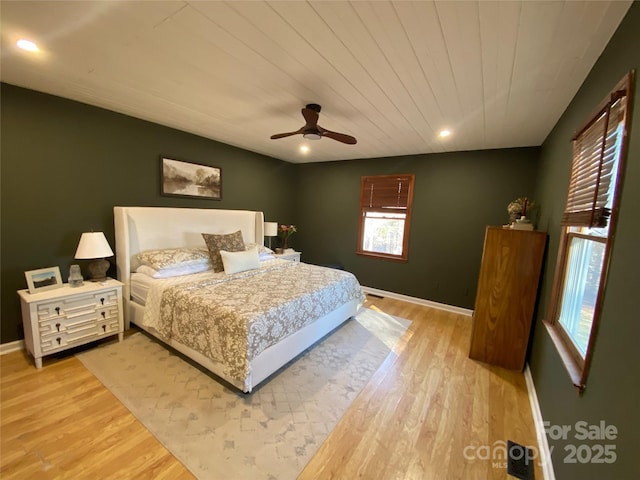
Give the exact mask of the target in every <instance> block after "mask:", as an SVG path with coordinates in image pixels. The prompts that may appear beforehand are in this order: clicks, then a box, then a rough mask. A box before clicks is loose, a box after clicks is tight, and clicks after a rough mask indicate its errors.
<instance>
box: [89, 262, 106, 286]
mask: <svg viewBox="0 0 640 480" xmlns="http://www.w3.org/2000/svg"><path fill="white" fill-rule="evenodd" d="M109 266H110V263H109V261H108V260H107V259H105V258H99V259H97V260H93V261H92V262H89V264H88V265H87V271H88V272H89V278H88V280H89V281H91V282H101V281H103V280H105V279H106V278H107V270H109Z"/></svg>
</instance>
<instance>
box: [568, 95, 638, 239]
mask: <svg viewBox="0 0 640 480" xmlns="http://www.w3.org/2000/svg"><path fill="white" fill-rule="evenodd" d="M626 103H627V96H626V90H621V91H617V92H614V93H613V94H612V95H611V99H610V100H609V102H608V103H607V104H606V105H605V107H604V108H603V109H602V110H601V111H600V112H598V114H596V116H595V117H594V118H593V120H592V121H591V122H590V123H588V124H587V126H586V127H585V128H583V129H582V131H581V132H580V133H578V135H576V137H574V139H573V162H572V166H571V177H570V180H569V193H568V195H567V206H566V208H565V211H564V214H563V216H562V220H561V223H562V225H564V226H579V227H606V226H607V222H608V219H609V215H610V214H611V210H610V208H609V206H608V205H607V202H608V201H609V192H610V189H611V188H613V185H612V177H613V174H614V166H615V160H616V150H617V149H618V145H619V141H620V139H619V138H618V136H619V132H620V128H619V125H620V123H621V122H622V120H624V115H625V111H626Z"/></svg>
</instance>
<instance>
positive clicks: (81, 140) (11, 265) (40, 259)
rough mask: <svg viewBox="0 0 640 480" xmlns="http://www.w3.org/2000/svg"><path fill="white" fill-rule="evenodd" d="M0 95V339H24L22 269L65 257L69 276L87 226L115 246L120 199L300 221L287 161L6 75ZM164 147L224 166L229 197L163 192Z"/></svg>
mask: <svg viewBox="0 0 640 480" xmlns="http://www.w3.org/2000/svg"><path fill="white" fill-rule="evenodd" d="M0 94H1V103H0V106H1V109H2V110H1V122H2V123H1V135H2V137H1V139H2V145H1V155H2V180H1V182H2V183H1V186H2V192H1V201H2V204H1V211H2V253H1V260H2V283H1V294H2V317H1V326H2V329H1V339H2V343H6V342H11V341H13V340H17V339H19V338H22V337H23V334H22V325H21V317H20V304H19V301H18V296H17V294H16V290H18V289H22V288H26V281H25V278H24V272H25V271H26V270H33V269H37V268H42V267H50V266H54V265H58V266H59V267H60V271H61V273H62V277H63V279H64V280H66V278H67V276H68V274H69V265H71V264H72V263H81V264H82V262H76V261H74V260H73V255H74V253H75V250H76V247H77V245H78V240H79V239H80V234H81V233H82V232H83V231H90V230H95V231H100V230H102V231H104V232H105V234H106V236H107V239H108V240H109V243H110V244H111V247H112V248H115V244H114V231H113V230H114V227H113V207H114V206H115V205H153V206H176V207H192V208H237V209H252V210H259V209H260V210H263V211H264V212H265V215H266V217H267V219H270V218H273V219H278V220H279V221H281V222H291V221H293V208H292V203H291V197H290V194H289V193H288V191H289V185H291V184H292V183H293V181H294V173H295V172H294V165H292V164H290V163H287V162H283V161H281V160H276V159H273V158H269V157H266V156H263V155H258V154H255V153H252V152H248V151H245V150H242V149H239V148H234V147H231V146H228V145H224V144H221V143H218V142H214V141H212V140H208V139H205V138H202V137H199V136H196V135H191V134H188V133H185V132H180V131H178V130H173V129H170V128H166V127H162V126H159V125H156V124H153V123H149V122H145V121H142V120H138V119H134V118H131V117H127V116H125V115H120V114H117V113H113V112H109V111H106V110H102V109H99V108H95V107H91V106H89V105H84V104H81V103H77V102H72V101H69V100H65V99H62V98H59V97H53V96H50V95H44V94H40V93H36V92H33V91H31V90H26V89H22V88H18V87H15V86H12V85H7V84H4V83H3V84H1V85H0ZM161 154H162V155H167V156H171V157H172V158H176V159H180V160H186V161H192V162H196V163H203V164H207V165H214V166H217V167H220V168H221V169H222V196H223V198H222V200H221V201H213V200H204V199H190V198H178V197H164V196H161V195H160V187H159V185H160V179H159V165H160V160H159V157H160V155H161ZM112 260H113V259H112ZM110 274H111V275H112V276H115V268H112V269H111V271H110Z"/></svg>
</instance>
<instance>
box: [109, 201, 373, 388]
mask: <svg viewBox="0 0 640 480" xmlns="http://www.w3.org/2000/svg"><path fill="white" fill-rule="evenodd" d="M114 222H115V234H116V266H117V272H118V279H119V280H120V281H121V282H123V283H124V287H123V298H124V303H125V328H129V326H130V324H131V323H133V324H135V325H136V326H138V327H139V328H141V329H143V330H145V331H146V332H148V333H149V334H151V335H153V336H154V337H156V338H158V339H159V340H160V341H162V342H163V343H165V344H166V345H169V346H171V347H172V348H174V349H176V350H178V351H179V352H181V353H182V354H184V355H186V356H187V357H189V358H190V359H192V360H193V361H195V362H196V363H198V364H200V365H201V366H203V367H204V368H206V369H207V370H209V371H210V372H212V373H213V374H215V375H217V376H218V377H220V378H222V379H224V380H225V381H227V382H229V383H230V384H232V385H233V386H235V387H237V388H238V389H240V390H242V391H243V392H245V393H250V392H251V391H252V390H253V388H255V387H256V385H258V384H259V383H260V382H262V381H264V380H265V379H267V378H268V377H269V376H270V375H271V374H273V373H274V372H276V371H277V370H278V369H280V368H281V367H283V366H284V365H285V364H287V363H288V362H289V361H290V360H292V359H293V358H295V357H296V356H297V355H299V354H300V353H302V352H303V351H304V350H306V349H307V348H309V347H310V346H311V345H313V344H314V343H315V342H317V341H318V340H319V339H321V338H322V337H323V336H325V335H327V334H328V333H330V332H331V331H333V330H334V329H335V328H337V327H338V326H339V325H341V324H342V323H343V322H345V321H346V320H348V319H349V318H351V317H353V316H354V315H355V314H356V312H357V311H358V309H359V308H360V307H361V305H362V302H363V301H364V295H363V294H362V290H361V287H360V285H359V284H358V282H357V280H356V279H355V277H354V276H353V275H352V274H350V273H348V272H344V271H340V270H333V269H329V268H325V267H319V266H315V265H307V264H304V263H300V262H289V261H286V260H278V259H274V258H273V257H270V256H269V255H268V254H265V255H264V258H263V255H260V258H261V261H260V263H259V266H258V267H254V268H250V269H245V270H240V271H238V272H236V271H235V270H227V271H228V272H230V273H227V271H222V272H214V271H213V270H204V271H198V272H195V273H191V274H188V275H178V276H172V277H171V278H163V279H155V278H153V279H151V277H149V275H147V274H146V271H145V270H144V268H146V267H145V266H141V265H143V264H144V258H145V255H146V253H147V252H149V251H154V252H158V251H160V252H165V251H173V250H175V249H180V251H182V249H186V250H189V251H191V250H193V249H196V250H198V249H203V248H204V249H206V246H207V245H206V244H205V241H204V239H203V236H202V234H203V233H206V234H211V235H218V236H220V235H225V234H230V233H231V232H236V233H237V234H238V235H241V237H242V240H243V241H244V244H246V245H254V246H255V247H251V249H256V250H262V251H264V236H263V223H264V217H263V214H262V212H258V211H248V210H222V209H189V208H164V207H114ZM248 250H250V248H249V247H247V251H248ZM139 254H142V255H139ZM252 255H253V254H252ZM236 256H237V257H240V256H242V257H243V258H247V257H246V256H245V254H244V253H240V252H238V255H236ZM234 258H235V257H234ZM252 258H253V257H252ZM141 259H142V261H141ZM225 260H226V257H225ZM226 266H227V264H226V263H225V267H226ZM141 271H142V272H145V273H140V272H141Z"/></svg>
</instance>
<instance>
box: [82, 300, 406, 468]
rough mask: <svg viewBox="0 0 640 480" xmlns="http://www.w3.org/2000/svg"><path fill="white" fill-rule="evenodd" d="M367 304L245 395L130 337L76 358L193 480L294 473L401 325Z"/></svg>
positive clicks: (140, 336) (144, 338)
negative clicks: (174, 457)
mask: <svg viewBox="0 0 640 480" xmlns="http://www.w3.org/2000/svg"><path fill="white" fill-rule="evenodd" d="M409 323H410V322H409V321H408V320H404V319H401V318H398V317H393V316H390V315H387V314H385V313H382V312H380V311H376V310H372V309H366V308H365V309H361V310H360V311H359V312H358V314H357V315H356V317H354V318H352V319H350V320H348V321H347V322H345V323H344V324H343V325H342V326H341V327H339V328H338V329H337V330H335V331H334V332H333V333H331V334H329V335H328V336H326V337H325V338H324V339H322V340H321V341H320V342H318V343H317V344H315V345H314V346H312V347H311V348H310V349H308V350H307V351H305V352H303V353H302V354H301V355H299V356H298V357H297V358H296V359H294V360H292V361H291V362H290V363H289V364H288V365H286V366H285V367H283V368H282V369H281V370H279V371H278V372H276V373H275V374H274V375H273V376H271V377H270V378H269V379H267V380H266V381H265V382H264V383H262V384H260V385H258V387H256V388H255V389H254V391H253V393H251V394H243V393H241V392H240V391H239V390H236V389H234V388H232V387H229V386H225V385H224V384H223V383H222V382H221V381H220V380H218V379H217V377H215V376H213V375H212V374H209V373H207V372H206V371H204V370H203V369H201V368H200V367H198V366H197V365H195V364H193V363H192V362H191V361H190V360H188V359H186V358H185V357H183V356H182V355H180V354H179V353H176V352H175V351H172V350H169V349H167V348H166V347H164V346H162V345H161V344H160V343H158V342H157V341H156V340H155V339H153V338H151V337H149V336H148V335H146V334H144V333H135V334H133V335H131V336H129V337H127V338H126V339H125V340H124V341H122V342H119V343H111V344H108V345H104V346H102V347H99V348H94V349H91V350H88V351H85V352H83V353H81V354H79V355H78V358H79V359H80V361H81V362H82V363H83V364H84V365H85V366H86V367H87V369H88V370H90V371H91V372H92V373H93V374H94V375H95V376H96V377H97V378H98V379H99V380H100V381H101V382H102V383H103V384H104V385H105V386H106V387H107V388H108V389H109V390H110V391H111V392H112V393H113V394H114V395H115V396H116V397H117V398H118V399H119V400H120V401H121V402H122V403H123V404H124V405H125V406H126V407H127V408H128V409H129V410H130V411H131V412H132V413H133V414H134V415H135V416H136V417H137V418H138V420H140V421H141V422H142V423H143V424H144V425H145V427H147V429H149V431H151V433H152V434H153V435H154V436H155V437H156V438H157V439H158V440H159V441H160V442H161V443H162V444H163V445H164V446H165V447H166V448H167V449H168V450H169V451H170V452H171V453H172V454H173V455H174V456H176V457H177V458H178V459H179V460H180V461H181V462H182V463H183V464H184V465H185V466H186V467H187V468H188V469H189V470H190V471H191V472H192V473H193V474H194V475H195V476H196V477H198V478H200V479H207V480H209V479H229V478H233V479H251V480H257V479H265V480H274V479H278V480H287V479H295V478H297V476H298V474H299V473H300V472H301V471H302V469H303V468H304V466H305V465H306V464H307V462H308V461H309V460H310V459H311V457H312V456H313V454H314V453H315V452H316V451H317V449H318V448H319V447H320V445H321V444H322V442H323V441H324V440H325V439H326V438H327V436H328V434H329V433H330V432H331V430H332V429H333V428H334V427H335V425H336V424H337V422H338V420H339V419H340V418H341V417H342V415H343V414H344V412H345V411H346V410H347V408H348V407H349V405H350V404H351V402H352V401H353V400H354V398H355V397H356V396H357V395H358V393H359V392H360V391H361V389H362V388H363V387H364V385H365V384H366V383H367V382H368V380H369V379H370V378H371V376H372V375H373V374H374V373H375V371H376V370H377V369H378V368H379V367H380V365H381V364H382V362H383V361H384V360H385V358H387V356H388V355H394V353H393V352H392V349H393V347H394V345H395V344H396V342H397V341H398V339H399V338H400V337H401V336H402V334H403V333H404V332H405V330H406V328H407V326H408V325H409Z"/></svg>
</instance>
